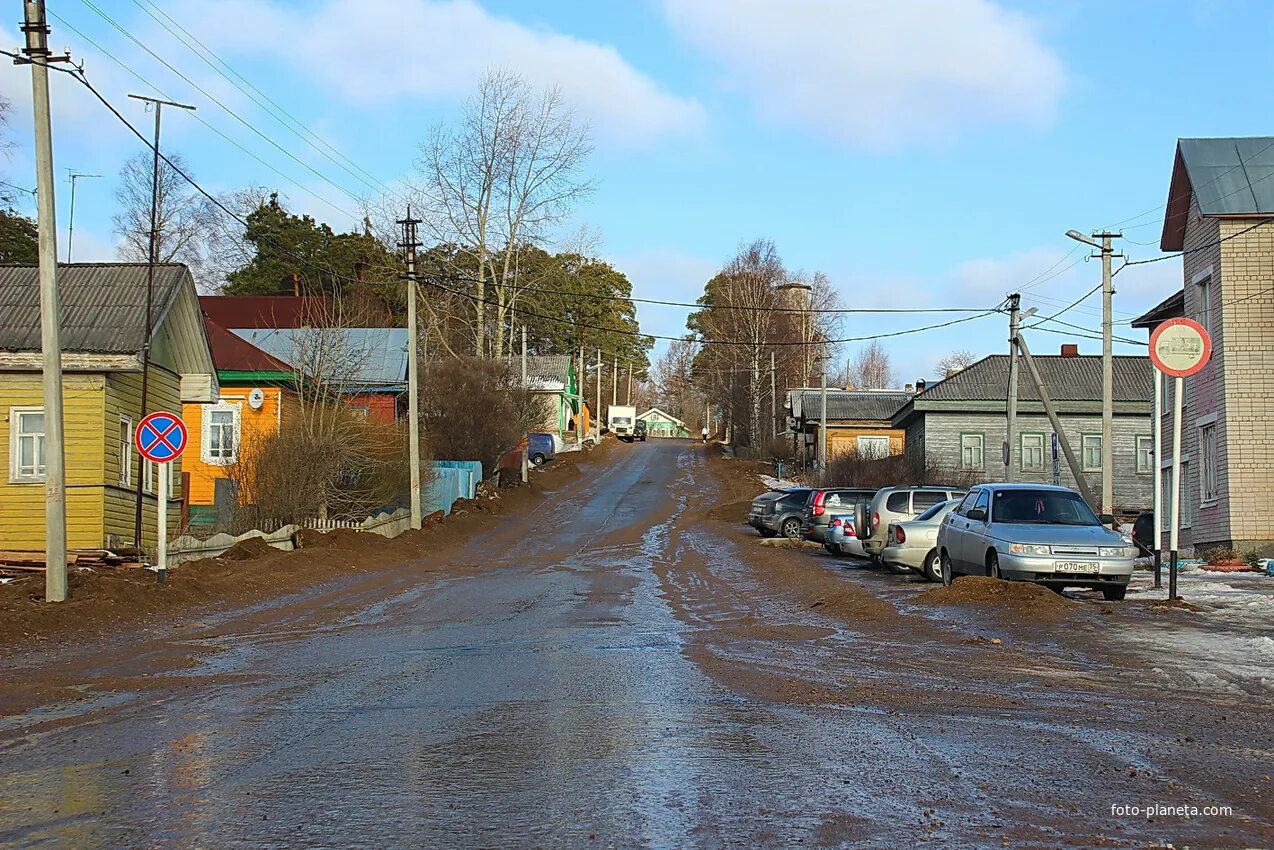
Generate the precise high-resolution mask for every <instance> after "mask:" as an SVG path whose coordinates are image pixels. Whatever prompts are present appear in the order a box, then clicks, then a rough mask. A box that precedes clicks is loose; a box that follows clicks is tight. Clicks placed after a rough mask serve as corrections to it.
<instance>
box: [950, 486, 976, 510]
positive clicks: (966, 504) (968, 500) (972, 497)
mask: <svg viewBox="0 0 1274 850" xmlns="http://www.w3.org/2000/svg"><path fill="white" fill-rule="evenodd" d="M978 492H979V491H977V490H973V491H971V492H969V493H965V494H964V499H963V500H961V502H960V504H958V505H956V507H955V512H956V513H958V514H959V515H960V516H964V515H965V514H967V513H968V512H969V508H971V507H973V503H974V502H975V501H977V498H978Z"/></svg>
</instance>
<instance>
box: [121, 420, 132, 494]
mask: <svg viewBox="0 0 1274 850" xmlns="http://www.w3.org/2000/svg"><path fill="white" fill-rule="evenodd" d="M119 486H121V487H132V486H133V420H132V419H131V418H130V417H127V416H121V417H120V418H119Z"/></svg>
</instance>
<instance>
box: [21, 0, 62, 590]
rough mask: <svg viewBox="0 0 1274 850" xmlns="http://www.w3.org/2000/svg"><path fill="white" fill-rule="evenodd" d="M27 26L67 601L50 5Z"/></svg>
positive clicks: (45, 378)
mask: <svg viewBox="0 0 1274 850" xmlns="http://www.w3.org/2000/svg"><path fill="white" fill-rule="evenodd" d="M23 10H24V12H25V16H24V20H23V23H22V26H21V30H22V32H23V33H24V34H25V35H26V47H24V48H23V50H22V53H23V55H24V56H26V58H25V59H21V60H18V61H19V62H20V63H26V64H29V65H30V66H31V100H32V106H33V107H34V112H35V191H36V222H37V226H38V235H37V242H38V246H39V252H40V269H39V281H40V353H41V358H42V359H41V372H42V384H41V387H42V389H43V393H44V599H45V601H46V602H64V601H66V450H65V447H64V443H63V430H62V340H61V334H60V327H59V320H60V317H61V314H60V312H59V308H58V288H57V263H58V247H57V211H56V207H55V206H54V196H53V126H52V122H51V120H50V117H49V63H50V62H63V61H66V60H67V59H69V58H70V57H66V56H53V55H52V54H50V53H49V25H48V23H47V22H46V19H45V17H44V0H26V2H25V3H23Z"/></svg>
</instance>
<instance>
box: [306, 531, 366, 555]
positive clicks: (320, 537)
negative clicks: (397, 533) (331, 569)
mask: <svg viewBox="0 0 1274 850" xmlns="http://www.w3.org/2000/svg"><path fill="white" fill-rule="evenodd" d="M292 539H293V540H294V541H295V542H296V547H297V548H298V549H344V550H345V551H348V552H356V551H358V550H360V549H367V548H369V547H378V546H383V545H385V543H387V542H389V539H388V538H386V537H382V536H381V535H379V534H376V533H374V532H371V531H359V530H357V529H354V528H337V529H334V530H332V531H317V530H315V529H313V528H302V529H301V530H300V531H298V532H297V533H296V535H295V536H294V537H293V538H292Z"/></svg>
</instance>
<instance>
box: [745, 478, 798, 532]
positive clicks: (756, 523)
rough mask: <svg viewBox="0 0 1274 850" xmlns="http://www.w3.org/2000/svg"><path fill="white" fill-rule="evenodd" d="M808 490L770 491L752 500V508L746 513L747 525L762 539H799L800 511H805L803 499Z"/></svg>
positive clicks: (795, 488)
mask: <svg viewBox="0 0 1274 850" xmlns="http://www.w3.org/2000/svg"><path fill="white" fill-rule="evenodd" d="M809 493H810V491H809V489H808V488H805V487H793V488H792V489H790V490H771V491H770V492H768V493H763V494H761V495H760V496H757V497H756V498H755V499H753V500H752V508H751V510H750V511H749V512H748V525H750V526H752V527H753V528H755V529H756V530H757V531H758V532H760V534H761V536H762V537H777V536H778V535H780V534H781V535H783V536H784V537H787V538H789V539H791V540H799V539H800V537H801V511H803V510H804V509H805V499H806V497H807V496H809Z"/></svg>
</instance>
